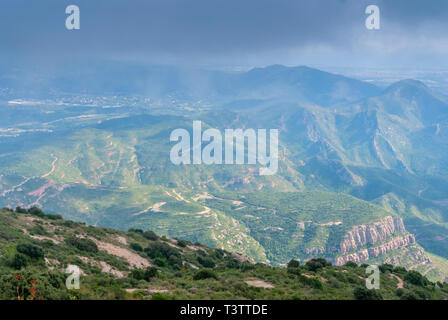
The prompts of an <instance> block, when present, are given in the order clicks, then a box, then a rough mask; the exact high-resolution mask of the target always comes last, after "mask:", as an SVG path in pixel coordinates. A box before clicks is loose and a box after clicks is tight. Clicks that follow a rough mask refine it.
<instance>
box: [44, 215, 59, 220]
mask: <svg viewBox="0 0 448 320" xmlns="http://www.w3.org/2000/svg"><path fill="white" fill-rule="evenodd" d="M44 218H45V219H47V220H62V216H61V215H60V214H46V215H44Z"/></svg>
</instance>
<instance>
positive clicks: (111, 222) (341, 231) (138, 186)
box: [0, 66, 448, 280]
mask: <svg viewBox="0 0 448 320" xmlns="http://www.w3.org/2000/svg"><path fill="white" fill-rule="evenodd" d="M161 74H162V75H163V77H162V78H160V76H161ZM127 76H128V77H130V78H132V76H133V75H132V73H131V74H127ZM144 76H145V77H147V78H149V79H152V81H153V82H155V81H157V80H156V79H164V81H165V82H163V81H162V84H160V85H159V86H158V90H157V91H154V92H153V93H151V95H152V97H151V98H149V97H146V96H145V95H144V94H143V91H138V90H139V87H138V86H136V87H135V88H132V90H131V89H129V87H128V86H126V87H124V85H123V83H122V82H121V81H122V80H121V79H122V78H117V79H116V80H114V81H117V83H113V84H111V83H108V85H109V86H111V85H113V87H115V88H120V89H121V90H127V95H124V94H123V96H120V95H117V96H116V97H113V96H112V95H109V96H107V98H103V97H102V95H98V94H95V92H94V91H101V92H106V91H107V90H103V89H104V88H102V87H101V81H98V83H97V84H96V85H95V86H94V87H90V88H89V90H90V91H91V92H89V93H88V94H85V96H84V97H82V98H81V96H77V95H76V94H75V93H71V94H67V93H65V94H64V95H65V96H67V97H68V98H67V97H64V98H62V97H56V98H55V99H53V100H52V102H49V101H46V102H43V103H36V101H41V100H37V99H38V97H37V96H35V97H23V96H22V94H21V95H20V97H17V96H14V94H11V93H8V94H6V95H5V96H2V97H1V99H0V100H2V101H3V100H4V101H19V100H20V99H21V100H20V101H27V103H7V102H5V103H2V104H1V108H0V127H1V130H0V133H1V139H0V168H1V171H0V206H2V207H10V208H15V207H17V206H21V207H27V208H28V207H31V206H37V207H41V208H43V209H44V210H45V211H46V212H49V213H58V214H61V215H63V216H64V218H67V219H72V220H76V221H83V222H86V223H87V224H89V225H94V226H103V227H110V228H116V229H121V230H127V229H129V228H138V229H142V230H153V231H155V232H156V233H157V234H160V235H164V236H169V237H176V238H181V239H186V240H189V241H191V242H200V243H203V244H205V245H207V246H210V247H214V248H221V249H224V250H228V251H232V252H237V253H240V254H243V255H245V256H248V257H249V258H250V259H251V260H253V261H255V262H264V263H268V264H272V265H276V266H285V264H286V263H288V261H290V260H291V259H300V260H301V261H306V260H307V259H310V258H316V257H322V258H326V259H328V260H330V261H332V262H333V263H334V264H336V265H343V264H345V263H346V262H347V261H354V262H356V263H393V264H396V265H401V266H404V267H406V268H410V269H412V270H414V269H415V270H418V271H419V272H422V273H423V274H425V275H427V276H428V277H429V278H431V279H434V280H445V278H446V277H448V268H447V267H446V261H445V259H448V207H447V206H446V203H445V202H446V199H448V180H447V179H446V173H447V170H448V163H447V160H446V159H448V154H447V152H448V146H447V141H448V139H447V137H448V135H447V133H448V130H447V129H448V103H447V100H446V98H444V97H443V96H441V95H440V94H438V93H436V92H434V91H432V89H430V88H428V87H427V86H426V85H424V84H423V83H422V82H419V81H414V80H404V81H399V82H396V83H393V84H391V85H390V86H388V87H387V88H380V87H377V86H375V85H372V84H369V83H366V82H362V81H358V80H354V79H350V78H347V77H343V76H339V75H335V74H330V73H326V72H323V71H319V70H315V69H312V68H308V67H294V68H293V67H283V66H270V67H266V68H256V69H253V70H250V71H247V72H241V73H225V72H204V74H203V77H204V78H206V79H207V83H208V85H207V86H206V87H204V88H203V90H198V88H196V90H193V89H192V88H191V87H190V86H189V83H188V82H185V81H180V80H179V79H184V78H183V75H182V73H180V72H179V71H177V70H173V69H170V68H168V69H167V70H165V69H163V68H157V70H155V69H154V68H149V69H148V70H145V72H144ZM96 77H97V78H99V79H101V75H96ZM176 79H177V80H176ZM72 81H73V83H74V84H75V85H74V86H73V89H72V90H84V88H83V85H84V83H85V85H87V84H89V83H91V81H93V80H92V79H86V80H85V82H82V81H79V79H74V80H72ZM50 85H52V86H53V87H54V89H55V90H58V86H59V84H58V83H56V82H55V83H51V81H50ZM64 89H65V90H66V89H67V87H65V88H64ZM130 97H135V98H130ZM33 99H35V100H33ZM33 101H34V102H33ZM55 101H59V103H55ZM61 101H66V102H67V103H65V102H64V103H61ZM81 101H84V103H81ZM255 115H256V116H255ZM193 120H201V121H202V125H203V127H204V128H218V129H220V130H222V129H225V128H254V129H258V128H278V129H279V163H278V173H277V174H275V175H272V176H262V175H259V169H260V166H259V165H249V164H241V165H232V166H226V165H207V166H194V165H179V166H177V165H174V164H172V163H171V161H170V157H169V154H170V149H171V147H172V146H173V143H171V142H170V139H169V137H170V133H171V132H172V131H173V130H174V129H177V128H185V129H187V130H190V134H191V133H192V121H193Z"/></svg>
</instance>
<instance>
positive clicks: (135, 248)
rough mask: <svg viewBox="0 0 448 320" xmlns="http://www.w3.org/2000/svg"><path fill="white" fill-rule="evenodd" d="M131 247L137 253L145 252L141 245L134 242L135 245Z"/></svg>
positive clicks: (132, 244)
mask: <svg viewBox="0 0 448 320" xmlns="http://www.w3.org/2000/svg"><path fill="white" fill-rule="evenodd" d="M129 247H130V248H131V249H132V250H135V251H143V248H142V246H141V245H139V244H138V243H137V242H133V243H131V244H130V246H129Z"/></svg>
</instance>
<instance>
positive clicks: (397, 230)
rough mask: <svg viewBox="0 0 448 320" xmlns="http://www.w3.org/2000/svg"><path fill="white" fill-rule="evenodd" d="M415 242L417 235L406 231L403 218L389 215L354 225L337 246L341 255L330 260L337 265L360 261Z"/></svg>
mask: <svg viewBox="0 0 448 320" xmlns="http://www.w3.org/2000/svg"><path fill="white" fill-rule="evenodd" d="M414 243H415V237H414V235H412V234H410V233H409V232H407V231H406V229H405V227H404V224H403V220H402V219H401V218H399V217H392V216H388V217H385V218H383V219H381V220H380V221H378V222H376V223H373V224H371V225H359V226H355V227H353V228H352V230H350V231H349V232H347V234H346V235H345V236H344V239H343V240H342V241H341V242H340V243H339V246H338V247H337V251H338V253H339V254H340V256H338V257H335V258H331V259H330V260H331V261H332V262H333V263H334V264H336V265H343V264H345V263H346V262H348V261H353V262H355V263H360V262H363V261H367V260H369V259H370V258H376V257H378V256H381V255H384V254H386V253H388V252H390V251H392V250H396V249H400V248H405V247H407V246H409V245H411V244H414Z"/></svg>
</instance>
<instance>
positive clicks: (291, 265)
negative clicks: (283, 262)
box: [288, 259, 300, 268]
mask: <svg viewBox="0 0 448 320" xmlns="http://www.w3.org/2000/svg"><path fill="white" fill-rule="evenodd" d="M298 267H300V262H299V261H297V260H295V259H292V260H290V261H289V262H288V268H298Z"/></svg>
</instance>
